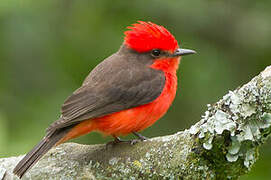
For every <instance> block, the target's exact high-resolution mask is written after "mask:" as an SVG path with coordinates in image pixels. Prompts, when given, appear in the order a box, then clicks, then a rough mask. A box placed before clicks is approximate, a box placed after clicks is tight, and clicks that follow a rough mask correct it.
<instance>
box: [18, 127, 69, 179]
mask: <svg viewBox="0 0 271 180" xmlns="http://www.w3.org/2000/svg"><path fill="white" fill-rule="evenodd" d="M70 129H71V127H69V128H65V129H64V128H63V129H59V130H54V131H51V132H49V133H48V134H47V135H46V136H45V137H44V138H43V139H42V140H41V141H40V142H39V144H37V145H36V146H35V147H34V148H33V149H32V150H31V151H30V152H29V153H27V154H26V155H25V157H24V158H23V159H22V160H21V161H20V162H19V163H18V164H17V166H16V167H15V168H14V170H13V173H14V174H16V175H17V176H19V177H20V178H21V177H22V176H23V175H24V174H25V173H26V172H27V171H28V170H29V169H30V168H31V167H32V166H33V165H35V164H36V163H37V162H38V160H39V159H40V158H41V157H42V156H43V155H44V154H45V153H46V152H48V151H49V150H50V149H51V148H52V147H53V146H54V145H55V144H56V143H57V142H58V141H60V140H61V138H63V137H64V136H65V134H67V133H68V132H69V130H70Z"/></svg>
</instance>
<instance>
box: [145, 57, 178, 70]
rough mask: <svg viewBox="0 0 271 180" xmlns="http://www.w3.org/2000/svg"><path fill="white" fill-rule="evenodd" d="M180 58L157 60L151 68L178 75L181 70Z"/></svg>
mask: <svg viewBox="0 0 271 180" xmlns="http://www.w3.org/2000/svg"><path fill="white" fill-rule="evenodd" d="M179 64H180V57H178V58H165V59H157V60H155V61H154V63H153V64H152V65H151V66H150V67H151V68H153V69H157V70H162V71H164V72H169V73H176V71H177V70H178V68H179Z"/></svg>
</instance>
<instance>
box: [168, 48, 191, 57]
mask: <svg viewBox="0 0 271 180" xmlns="http://www.w3.org/2000/svg"><path fill="white" fill-rule="evenodd" d="M195 53H196V51H194V50H191V49H180V48H179V49H177V50H176V51H175V52H174V54H173V56H174V57H176V56H185V55H189V54H195Z"/></svg>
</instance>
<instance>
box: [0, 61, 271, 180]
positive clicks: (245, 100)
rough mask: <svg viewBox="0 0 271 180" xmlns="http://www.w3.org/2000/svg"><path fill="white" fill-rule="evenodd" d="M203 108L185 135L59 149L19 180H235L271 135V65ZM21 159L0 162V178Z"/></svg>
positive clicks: (5, 175) (68, 146)
mask: <svg viewBox="0 0 271 180" xmlns="http://www.w3.org/2000/svg"><path fill="white" fill-rule="evenodd" d="M207 108H208V109H207V111H206V112H205V114H204V115H203V116H202V119H201V120H200V121H199V122H198V123H197V124H195V125H193V126H192V127H191V128H190V129H189V130H185V131H182V132H178V133H176V134H173V135H169V136H164V137H157V138H153V139H150V140H148V141H145V142H141V143H138V144H136V145H133V146H131V145H130V144H119V145H115V146H112V147H109V148H106V146H105V145H79V144H75V143H65V144H62V145H60V146H58V147H56V148H53V149H52V150H51V151H50V152H48V153H47V154H46V155H45V156H44V158H42V159H41V160H40V162H38V163H37V165H36V166H34V167H33V168H32V169H31V170H30V171H29V172H28V173H26V174H25V176H24V177H23V179H30V178H31V179H49V178H51V179H52V178H53V179H112V178H113V179H237V178H238V177H239V176H241V175H242V174H245V173H247V172H248V171H249V170H250V168H251V166H252V165H253V164H254V163H255V162H256V160H257V158H258V156H259V153H258V148H259V147H260V145H261V144H263V143H264V142H265V141H266V139H267V138H268V136H269V135H270V133H271V66H270V67H268V68H266V70H265V71H263V72H262V73H261V74H260V75H258V76H256V77H255V78H253V79H252V80H251V81H250V82H249V83H247V84H246V85H244V86H242V87H241V88H238V89H236V90H234V91H230V92H229V93H228V94H226V95H225V96H224V97H223V98H222V99H221V100H220V101H218V102H217V103H215V104H213V105H208V106H207ZM22 157H23V156H19V157H10V158H3V159H0V179H2V178H3V179H15V176H14V175H13V174H12V170H13V168H14V166H15V165H16V163H17V162H18V161H19V160H20V159H21V158H22Z"/></svg>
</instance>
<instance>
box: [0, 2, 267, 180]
mask: <svg viewBox="0 0 271 180" xmlns="http://www.w3.org/2000/svg"><path fill="white" fill-rule="evenodd" d="M270 16H271V1H268V0H262V1H253V0H247V1H241V0H234V1H233V0H228V1H221V0H216V1H214V0H205V1H201V0H193V1H190V0H182V1H177V0H174V1H173V0H172V1H164V0H149V1H144V0H138V1H123V0H114V1H106V0H99V1H94V0H88V1H87V0H76V1H75V0H74V1H72V0H46V1H35V0H1V2H0V157H7V156H13V155H19V154H22V153H26V152H27V151H28V150H30V148H32V146H34V145H35V143H37V142H38V141H39V140H40V138H42V137H43V135H44V131H45V129H46V128H47V126H48V125H49V124H50V123H51V122H53V121H54V120H56V119H57V118H58V116H59V114H60V113H59V109H60V106H61V104H62V103H63V101H64V100H65V98H66V97H67V96H68V95H69V94H71V93H72V91H73V90H75V89H76V88H77V87H79V86H80V84H81V82H82V81H83V79H84V77H85V76H86V75H87V74H88V73H89V72H90V71H91V69H93V68H94V67H95V65H97V64H98V63H99V62H101V61H102V60H103V59H104V58H106V57H107V56H109V55H111V54H112V53H114V52H115V51H117V50H118V48H119V46H120V45H121V43H122V41H123V31H125V29H126V26H128V25H130V24H132V23H134V22H136V21H137V20H144V21H152V22H155V23H157V24H161V25H164V26H165V27H166V28H168V29H169V30H170V31H171V32H172V33H173V34H174V35H175V37H176V38H177V39H178V40H179V42H180V43H181V46H183V47H186V48H192V49H195V50H197V52H198V54H197V55H193V56H188V57H184V58H183V61H182V62H181V66H180V70H179V72H178V75H179V77H180V79H179V81H180V83H179V90H178V94H177V97H176V100H175V102H174V104H173V106H172V108H171V109H170V110H169V112H168V113H167V115H166V116H165V117H163V118H162V119H161V120H159V122H158V123H156V124H155V125H154V126H152V127H150V128H149V129H147V130H145V131H144V132H143V134H144V135H146V136H150V137H153V136H162V135H166V134H171V133H174V132H176V131H179V130H183V129H185V128H189V126H190V125H192V124H193V123H195V122H196V121H198V120H199V119H200V116H201V115H202V114H203V112H204V110H205V109H206V106H205V105H206V104H208V103H214V102H216V101H217V100H218V99H219V98H220V97H222V96H223V95H224V94H225V93H227V91H228V90H233V89H235V88H236V87H238V86H239V85H241V84H244V83H245V82H247V81H248V80H250V79H251V78H252V77H253V76H255V75H256V74H258V73H259V72H260V71H261V70H263V69H264V68H265V67H266V66H267V65H270V58H271V51H270V48H271V41H270V39H271V21H270ZM128 138H131V136H129V137H128ZM108 140H109V138H106V139H105V138H103V137H102V136H100V135H98V134H95V133H92V134H90V135H87V136H85V137H82V138H79V139H77V140H75V141H76V142H80V143H87V144H94V143H103V142H106V141H108ZM261 151H262V152H261V156H260V160H259V161H258V162H257V163H256V166H255V168H254V169H253V170H252V172H251V173H249V175H247V176H245V177H244V178H243V179H255V178H256V177H258V178H260V179H268V177H270V176H271V172H270V171H266V170H265V167H267V166H268V165H269V164H270V163H269V162H270V161H271V148H270V142H269V144H267V145H265V146H264V148H262V149H261Z"/></svg>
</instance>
